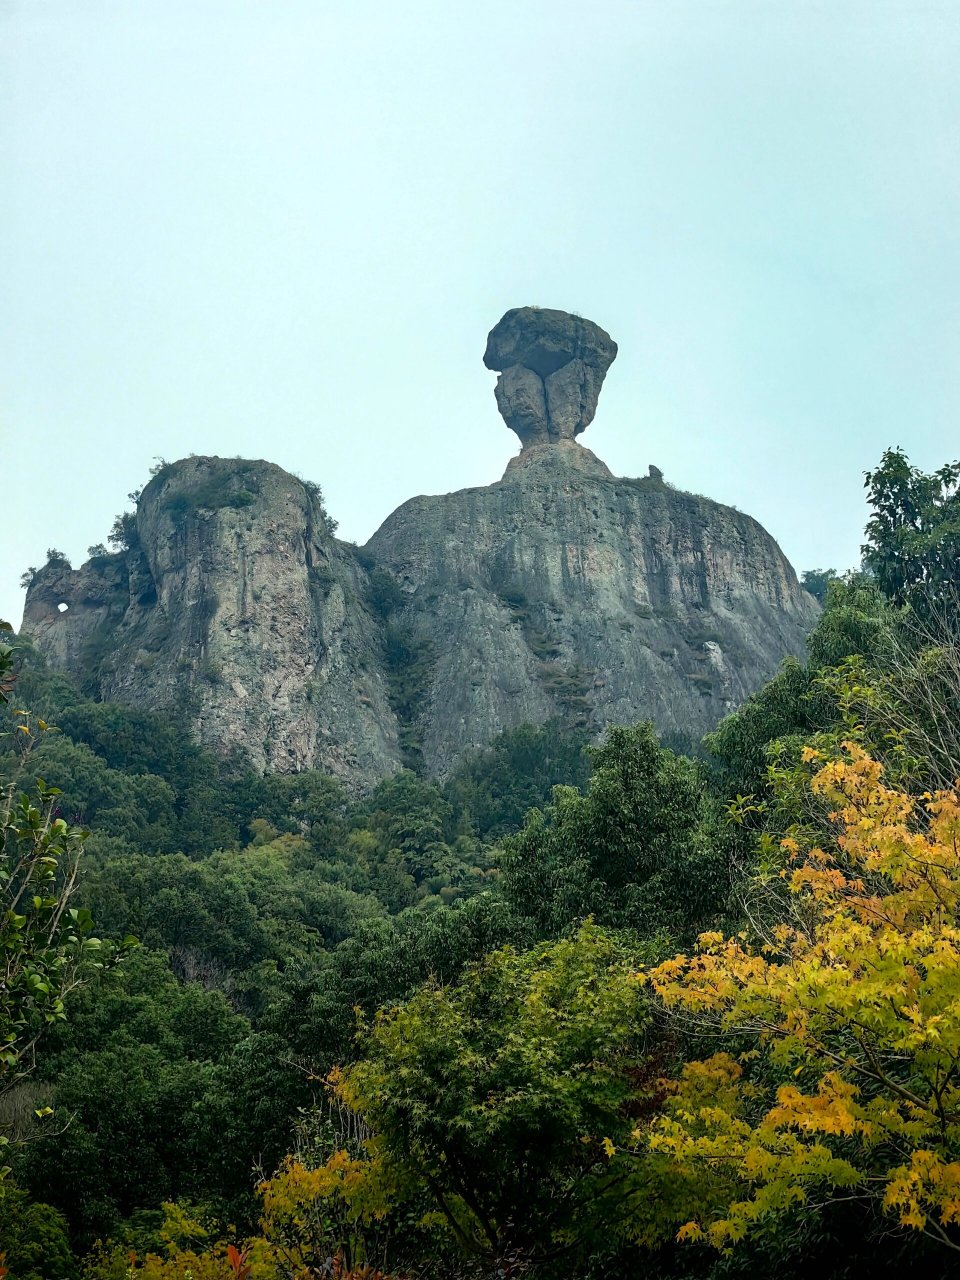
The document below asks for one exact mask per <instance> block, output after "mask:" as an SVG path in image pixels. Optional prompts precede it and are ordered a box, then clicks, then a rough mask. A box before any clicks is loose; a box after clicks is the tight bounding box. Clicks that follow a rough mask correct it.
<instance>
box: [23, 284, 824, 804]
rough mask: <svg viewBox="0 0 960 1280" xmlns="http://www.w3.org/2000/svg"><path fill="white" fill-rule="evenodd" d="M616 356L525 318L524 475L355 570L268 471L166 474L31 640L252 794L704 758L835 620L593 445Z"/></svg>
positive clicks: (514, 377) (739, 540)
mask: <svg viewBox="0 0 960 1280" xmlns="http://www.w3.org/2000/svg"><path fill="white" fill-rule="evenodd" d="M616 352H617V348H616V344H615V343H614V342H613V340H612V339H611V338H610V337H609V336H608V335H607V334H606V333H604V331H603V330H602V329H600V328H598V326H596V325H594V324H592V323H591V322H590V321H588V320H583V319H581V318H580V317H578V316H571V315H567V314H566V313H565V312H560V311H544V310H540V309H538V308H532V307H524V308H520V309H517V310H514V311H509V312H507V314H506V315H505V316H504V317H503V319H502V320H501V321H500V323H499V324H498V325H497V326H496V327H495V328H494V329H493V331H492V332H491V334H490V338H489V341H488V343H487V350H486V354H485V356H484V363H485V364H486V365H487V366H488V367H489V368H493V369H497V370H500V371H501V376H500V378H499V379H498V382H497V402H498V405H499V407H500V410H501V413H502V414H503V416H504V419H505V420H506V421H507V423H508V425H509V426H511V427H512V428H513V430H515V431H516V432H517V434H518V435H519V436H520V439H521V442H522V444H523V448H522V450H521V452H520V453H519V454H518V455H517V456H516V457H514V458H512V459H511V461H510V463H509V464H508V466H507V470H506V473H505V474H504V477H503V479H502V480H501V481H499V482H498V483H496V484H493V485H489V486H487V487H485V488H478V489H466V490H463V491H461V492H459V493H452V494H446V495H441V496H436V497H420V498H414V499H411V500H410V501H409V502H406V503H404V504H403V506H401V507H400V508H399V509H398V510H397V511H395V512H394V513H393V514H392V515H391V516H389V517H388V519H387V520H386V521H385V522H384V523H383V525H382V526H381V527H380V529H378V530H377V532H376V533H375V534H374V536H373V537H372V538H371V540H370V541H369V543H368V544H367V546H366V547H364V548H362V549H358V548H356V547H353V546H352V545H350V544H346V543H342V542H339V541H338V540H337V539H336V538H334V537H333V536H332V535H331V533H330V531H329V522H328V520H327V518H326V515H325V513H324V511H323V508H322V506H321V504H320V501H319V498H318V495H317V494H316V492H315V491H314V490H313V489H312V488H311V487H310V486H308V485H305V484H304V483H303V482H302V481H300V480H297V479H295V478H294V477H293V476H290V475H288V474H287V473H286V472H284V471H282V470H281V469H280V468H279V467H276V466H273V465H271V464H270V463H267V462H245V461H241V460H229V459H222V458H190V459H186V460H184V461H182V462H178V463H174V464H172V465H171V466H167V467H165V468H163V470H162V471H161V472H160V474H159V475H157V476H156V477H155V478H154V479H153V480H151V482H150V483H149V484H148V485H147V487H146V488H145V489H144V491H143V494H142V496H141V498H140V502H139V507H138V511H137V519H136V531H137V533H136V539H135V543H136V545H134V546H131V547H130V549H128V550H127V551H125V552H121V553H118V554H115V555H109V556H99V557H96V558H94V559H93V560H90V561H89V562H88V563H87V564H85V565H84V566H83V567H82V568H81V569H79V570H76V571H73V570H70V569H69V568H67V567H66V566H65V565H63V564H60V563H51V564H49V565H47V566H46V567H45V568H44V569H42V570H40V572H39V573H38V574H37V575H36V577H35V578H34V581H33V583H32V584H31V586H30V589H29V591H28V594H27V604H26V611H25V614H24V624H23V630H24V632H25V633H26V634H27V635H29V636H32V637H33V639H34V640H35V641H36V643H37V645H38V646H39V647H40V648H41V649H42V650H43V652H44V653H45V654H46V655H47V657H48V659H49V660H50V661H51V662H52V663H53V664H54V665H55V666H58V667H61V668H63V669H66V670H69V671H72V672H74V673H75V674H76V675H77V676H78V677H79V678H80V679H81V680H82V681H83V682H84V684H85V686H86V687H87V688H88V689H89V690H90V691H91V692H94V693H96V694H97V695H98V696H103V697H107V698H115V699H120V700H126V701H130V702H136V703H138V704H140V705H146V706H153V707H181V708H182V709H183V710H184V711H185V712H186V713H187V714H188V716H189V717H190V718H191V720H192V723H193V724H194V726H195V729H196V732H197V734H198V736H199V738H200V739H201V741H203V742H204V743H206V744H207V745H209V746H212V747H214V748H216V749H219V750H222V751H231V750H233V751H238V752H240V753H242V754H243V755H244V756H245V757H246V758H247V760H248V761H249V762H250V763H251V764H253V765H254V766H255V767H257V768H259V769H267V770H281V771H294V770H300V769H306V768H316V769H322V770H325V771H327V772H331V773H333V774H335V775H336V776H338V777H340V778H342V779H343V780H345V781H346V782H348V783H353V784H357V785H364V784H369V783H370V782H372V781H374V780H376V779H377V778H380V777H383V776H384V775H386V774H387V773H389V772H391V771H393V770H395V769H397V768H399V767H401V766H402V765H404V764H414V765H416V766H417V767H420V766H422V767H423V768H424V769H425V770H426V771H427V772H429V773H431V774H434V775H443V774H445V773H446V772H448V771H449V769H450V768H451V767H452V766H453V765H454V764H455V762H456V760H457V759H458V758H459V756H460V755H462V754H463V752H464V751H466V750H468V749H470V748H472V747H476V746H481V745H483V744H484V743H486V742H489V741H490V740H491V738H493V737H494V736H495V734H497V733H498V732H499V731H500V730H502V729H506V728H510V727H514V726H516V725H519V724H522V723H525V722H533V723H537V722H541V721H543V720H546V719H547V718H549V717H553V716H559V717H561V718H562V719H564V720H565V721H566V722H568V723H571V724H573V723H576V724H582V725H588V726H590V727H591V728H592V729H593V730H594V731H595V732H596V733H598V734H599V733H600V732H602V730H603V728H604V726H605V725H608V724H612V723H623V722H630V721H633V720H636V719H639V718H649V719H652V720H653V721H654V723H655V724H656V725H657V727H658V728H659V729H660V731H661V733H663V734H665V735H666V736H667V737H668V739H672V740H674V741H680V742H689V741H691V740H695V739H697V738H699V736H700V735H701V734H702V733H703V732H705V731H706V730H708V729H709V728H711V727H712V726H713V725H714V724H715V723H716V722H717V720H718V719H719V718H720V717H721V716H722V715H723V714H725V713H726V712H727V711H729V710H731V709H732V708H734V707H735V706H736V705H737V704H738V703H739V702H741V701H742V700H743V698H745V697H746V696H747V695H748V694H749V693H751V692H752V691H753V690H754V689H756V688H757V687H758V686H759V685H760V684H762V683H763V681H765V680H766V679H768V678H769V677H770V676H771V675H772V674H773V673H774V672H775V670H776V668H777V666H778V665H779V663H780V661H781V659H782V658H783V657H784V656H785V655H786V654H789V653H800V652H802V649H803V642H804V636H805V634H806V631H807V630H808V629H809V627H810V625H811V624H812V622H813V621H814V619H815V616H816V612H817V606H816V604H815V602H814V601H813V599H812V598H811V597H810V596H809V595H808V594H807V593H806V592H804V591H803V590H802V589H801V588H800V586H799V584H798V582H797V578H796V575H795V574H794V572H793V570H792V569H791V567H790V565H789V564H788V562H787V560H786V558H785V557H784V555H783V553H782V552H781V551H780V549H779V547H778V546H777V544H776V543H775V542H774V541H773V539H772V538H771V537H770V536H769V534H767V533H766V532H765V531H764V530H763V529H762V528H761V527H760V525H759V524H757V522H756V521H755V520H753V519H751V518H750V517H749V516H746V515H743V514H742V513H741V512H738V511H734V510H732V509H731V508H729V507H724V506H722V505H720V504H719V503H715V502H711V501H709V500H708V499H706V498H702V497H698V496H695V495H692V494H688V493H683V492H681V491H679V490H677V489H674V488H672V487H671V486H670V485H668V484H667V483H666V482H665V481H664V479H663V475H662V472H661V471H660V470H659V469H658V468H657V467H654V466H651V467H650V474H649V476H645V477H644V478H642V479H639V480H632V479H617V478H615V477H614V476H612V475H611V473H610V472H609V470H608V469H607V467H606V466H605V465H604V464H603V463H602V462H601V461H600V460H599V459H598V458H596V457H595V456H594V455H593V454H592V453H591V452H590V451H589V450H587V449H584V448H583V447H582V446H580V445H579V444H578V443H577V442H576V440H575V436H576V435H578V434H579V433H580V432H582V431H583V429H584V428H585V427H586V426H587V425H588V424H589V422H590V421H591V420H592V418H593V415H594V413H595V411H596V406H597V398H598V396H599V392H600V386H601V383H602V381H603V377H604V375H605V373H606V371H607V369H608V368H609V367H610V364H611V363H612V361H613V359H614V357H615V356H616ZM64 606H66V607H64Z"/></svg>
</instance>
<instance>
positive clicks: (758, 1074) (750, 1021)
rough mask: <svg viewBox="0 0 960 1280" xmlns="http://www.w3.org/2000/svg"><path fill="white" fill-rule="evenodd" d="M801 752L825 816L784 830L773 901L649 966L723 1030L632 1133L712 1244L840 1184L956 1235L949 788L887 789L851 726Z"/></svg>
mask: <svg viewBox="0 0 960 1280" xmlns="http://www.w3.org/2000/svg"><path fill="white" fill-rule="evenodd" d="M806 758H807V760H808V761H811V762H815V763H816V764H817V765H818V769H817V772H816V774H815V775H814V777H813V779H812V781H811V783H810V788H811V790H812V792H813V793H814V794H815V795H817V796H819V797H821V798H822V800H823V801H824V802H825V803H826V804H827V805H828V806H829V808H830V810H831V820H830V821H831V825H830V826H829V827H828V828H827V829H826V830H825V832H824V833H823V834H825V835H827V836H828V837H829V838H828V839H826V840H823V841H822V843H820V844H814V845H812V846H806V847H805V846H804V844H803V843H802V841H801V840H799V839H797V838H796V837H795V836H792V835H791V836H787V837H786V838H785V839H784V841H783V844H782V848H783V851H784V854H785V858H786V862H785V864H784V866H783V871H782V877H783V879H785V880H786V883H787V885H788V887H789V891H790V909H789V912H788V913H787V914H786V915H785V918H784V919H783V920H782V922H781V923H779V924H777V925H775V926H774V927H773V928H772V929H770V930H769V931H768V932H767V933H766V935H761V936H757V937H753V938H751V937H750V936H749V935H748V934H746V933H742V934H739V935H737V936H736V937H724V936H723V935H722V934H718V933H713V934H704V935H703V936H702V937H701V939H700V944H699V948H698V950H697V952H696V953H695V954H694V955H692V956H684V955H680V956H677V957H676V958H675V959H673V960H671V961H668V962H666V963H664V964H662V965H660V966H659V967H657V968H656V969H654V970H652V971H651V972H650V973H649V975H648V980H649V984H650V986H651V988H652V990H653V991H654V992H655V993H656V994H657V996H658V997H659V998H660V1000H662V1001H663V1003H664V1004H665V1005H666V1007H667V1008H668V1009H670V1010H674V1011H677V1013H679V1014H681V1015H682V1016H683V1017H684V1018H685V1019H686V1020H687V1022H688V1025H689V1024H690V1020H691V1019H692V1021H693V1025H695V1026H700V1027H701V1028H702V1029H703V1030H704V1031H709V1032H710V1033H711V1034H712V1035H713V1036H717V1035H719V1036H720V1037H721V1040H720V1044H719V1046H718V1048H719V1050H720V1051H719V1052H717V1053H715V1054H714V1055H713V1056H711V1057H710V1058H707V1059H705V1060H697V1061H693V1062H690V1063H688V1064H687V1065H686V1066H685V1068H684V1069H683V1071H682V1074H681V1075H680V1076H679V1078H678V1079H675V1080H673V1081H672V1082H671V1083H670V1084H669V1085H668V1086H667V1087H668V1089H669V1092H670V1100H669V1102H668V1105H667V1114H666V1115H665V1116H664V1117H662V1118H659V1119H657V1120H655V1121H654V1122H653V1123H652V1124H651V1126H650V1127H649V1130H648V1132H647V1134H646V1141H647V1143H648V1144H649V1147H651V1148H652V1149H653V1150H654V1151H655V1152H658V1153H660V1154H663V1155H666V1156H668V1157H669V1158H670V1159H671V1160H673V1161H674V1162H675V1165H676V1167H677V1169H678V1170H679V1171H683V1170H686V1171H687V1172H688V1173H691V1174H692V1173H694V1172H696V1171H699V1172H700V1174H701V1176H702V1178H703V1181H704V1185H705V1186H707V1187H709V1188H710V1190H711V1192H712V1194H713V1196H714V1202H713V1204H712V1205H711V1206H709V1207H708V1208H706V1209H705V1210H703V1211H702V1212H701V1213H700V1214H699V1215H698V1216H696V1217H694V1218H693V1219H692V1220H691V1221H690V1222H688V1223H687V1224H686V1225H685V1226H684V1227H683V1228H682V1229H681V1232H680V1236H681V1238H686V1239H694V1240H696V1239H701V1238H706V1239H708V1240H709V1241H710V1242H712V1243H713V1244H715V1245H716V1246H718V1247H720V1248H726V1247H729V1245H731V1244H732V1243H734V1242H736V1241H738V1240H740V1239H741V1238H743V1237H744V1236H746V1235H749V1234H751V1233H757V1232H763V1231H764V1229H765V1228H766V1227H768V1226H769V1225H770V1224H771V1223H773V1224H775V1223H776V1222H777V1221H778V1220H782V1219H783V1218H784V1217H785V1216H787V1215H789V1214H790V1213H791V1212H792V1211H793V1210H794V1209H795V1208H796V1207H797V1206H799V1205H802V1206H806V1207H807V1208H808V1209H810V1208H813V1207H814V1206H816V1205H823V1204H832V1203H836V1202H837V1201H840V1200H847V1201H851V1200H852V1201H856V1202H858V1203H860V1204H862V1205H864V1206H867V1207H870V1206H873V1207H875V1208H876V1210H877V1211H878V1212H879V1213H880V1214H885V1215H886V1216H887V1217H888V1218H891V1219H893V1220H894V1221H895V1222H897V1223H898V1224H899V1226H900V1227H901V1228H903V1229H905V1230H908V1231H917V1232H922V1233H925V1234H926V1235H929V1236H930V1237H932V1238H933V1239H935V1240H936V1241H937V1242H938V1243H940V1244H941V1245H943V1246H945V1247H946V1248H948V1249H950V1250H952V1251H955V1252H960V1229H958V1224H960V929H958V927H957V923H956V922H957V915H958V908H960V795H958V793H957V792H956V791H941V792H939V793H937V794H934V795H928V796H926V797H924V798H922V799H921V800H914V799H912V798H911V797H909V796H908V795H906V794H904V793H903V792H900V791H897V790H893V789H891V788H888V787H887V786H886V785H885V784H884V782H883V781H882V768H881V766H880V765H879V764H878V763H877V762H876V761H874V760H872V759H871V758H870V757H869V756H868V755H867V754H866V752H864V751H863V750H862V748H860V747H859V746H857V745H856V744H854V743H849V744H847V746H846V748H845V750H844V752H843V754H842V756H841V757H840V758H838V759H832V760H826V761H825V760H823V759H822V758H821V757H820V755H819V754H818V753H817V752H816V751H814V750H813V749H812V748H809V749H808V750H807V752H806ZM637 1136H638V1138H640V1137H641V1136H643V1135H641V1134H640V1132H639V1130H638V1133H637ZM723 1188H725V1191H724V1193H723V1194H721V1190H722V1189H723Z"/></svg>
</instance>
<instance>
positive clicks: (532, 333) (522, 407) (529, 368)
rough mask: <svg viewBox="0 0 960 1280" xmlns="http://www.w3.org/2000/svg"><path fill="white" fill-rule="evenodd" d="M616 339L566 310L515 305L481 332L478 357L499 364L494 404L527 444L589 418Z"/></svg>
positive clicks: (571, 434) (574, 432) (570, 435)
mask: <svg viewBox="0 0 960 1280" xmlns="http://www.w3.org/2000/svg"><path fill="white" fill-rule="evenodd" d="M616 355H617V344H616V343H615V342H614V340H613V339H612V338H611V337H610V335H609V334H608V333H606V332H605V331H604V330H603V329H601V328H600V326H599V325H596V324H594V323H593V321H592V320H584V319H583V318H582V317H581V316H574V315H571V314H570V313H569V312H567V311H551V310H547V309H544V308H542V307H515V308H514V309H513V310H512V311H508V312H507V313H506V315H505V316H504V317H503V319H502V320H501V321H500V323H499V324H497V325H496V326H495V327H494V328H493V329H491V331H490V334H489V336H488V338H487V349H486V351H485V352H484V356H483V363H484V364H485V365H486V366H487V368H488V369H495V370H500V371H501V372H500V377H499V378H498V379H497V386H496V397H497V407H498V408H499V410H500V413H501V414H502V416H503V419H504V421H505V422H506V424H507V426H508V427H509V428H510V429H511V431H515V432H516V433H517V435H518V436H519V437H520V442H521V444H522V445H523V446H524V448H527V447H528V446H530V445H536V444H543V443H546V442H554V441H558V440H573V439H574V438H575V437H576V436H578V435H579V434H580V432H581V431H584V430H585V429H586V428H587V427H588V426H589V425H590V423H591V422H592V421H593V418H594V414H595V413H596V411H597V401H598V400H599V398H600V388H601V386H602V385H603V380H604V378H605V377H606V374H607V370H608V369H609V368H610V365H611V364H612V363H613V361H614V360H615V359H616Z"/></svg>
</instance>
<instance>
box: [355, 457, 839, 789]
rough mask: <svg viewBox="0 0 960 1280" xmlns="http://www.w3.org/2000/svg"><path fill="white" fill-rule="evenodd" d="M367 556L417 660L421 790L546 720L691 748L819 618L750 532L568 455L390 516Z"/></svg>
mask: <svg viewBox="0 0 960 1280" xmlns="http://www.w3.org/2000/svg"><path fill="white" fill-rule="evenodd" d="M367 550H368V551H369V552H371V553H372V554H373V555H374V556H375V557H376V558H377V560H378V561H379V562H380V563H381V564H383V565H384V566H387V567H389V569H390V570H391V572H392V573H394V574H395V575H396V577H397V580H398V582H399V583H400V585H401V588H402V590H403V591H404V592H405V594H406V599H407V603H406V604H405V605H404V606H403V608H402V610H401V611H399V614H400V618H402V624H403V626H404V627H405V628H406V629H407V632H408V634H409V635H410V637H411V643H412V644H413V645H414V646H419V647H420V648H421V650H422V651H423V652H424V653H426V654H430V655H432V660H431V662H430V664H429V668H428V675H427V677H426V678H425V681H424V686H423V694H422V711H421V715H420V722H419V723H420V733H421V744H422V751H423V759H424V764H425V766H426V768H427V770H428V771H429V772H430V773H435V774H443V773H445V772H446V771H447V770H449V768H450V767H451V765H452V764H453V763H454V762H455V761H456V759H457V757H458V756H459V755H460V754H461V753H462V752H463V751H464V749H465V748H467V747H470V746H474V745H477V746H479V745H481V744H483V743H485V742H488V741H490V739H491V738H492V737H493V736H494V735H495V734H496V733H498V732H499V731H500V730H502V729H506V728H511V727H514V726H517V725H519V724H523V723H527V722H533V723H537V722H540V721H543V720H545V719H547V718H549V717H551V716H560V717H562V718H565V719H567V720H570V721H574V722H579V723H583V724H587V725H589V726H591V727H592V728H593V729H594V730H596V731H597V732H599V731H600V730H602V728H603V727H604V726H605V725H608V724H616V723H629V722H632V721H634V720H637V719H640V718H645V719H651V720H653V721H654V723H655V724H656V725H657V727H658V729H659V730H660V732H661V734H663V735H665V736H666V737H667V738H668V739H672V740H674V741H680V742H681V743H686V742H689V741H690V740H695V739H698V738H699V737H700V736H701V735H702V734H703V733H705V732H706V731H708V730H709V729H710V728H711V727H712V726H713V725H715V724H716V722H717V721H718V720H719V719H720V718H721V716H723V715H724V714H726V713H727V712H728V711H730V710H732V709H733V708H734V707H735V706H737V705H738V704H739V703H740V702H741V701H742V700H743V699H744V698H745V697H746V696H747V695H748V694H750V693H751V692H753V690H755V689H756V688H758V687H759V685H760V684H762V683H763V682H764V681H765V680H766V679H768V678H769V677H770V676H771V675H773V674H774V672H775V671H776V669H777V667H778V666H779V663H780V661H781V660H782V658H783V657H784V656H785V655H786V654H788V653H798V654H799V653H801V652H802V651H803V644H804V637H805V634H806V632H807V630H808V629H809V627H810V626H811V625H812V623H813V621H814V620H815V617H816V613H817V606H816V604H815V603H814V601H813V600H812V598H811V597H810V596H809V595H808V594H807V593H806V592H805V591H803V590H802V589H801V587H800V586H799V585H798V583H797V578H796V575H795V574H794V572H793V570H792V569H791V567H790V565H789V563H788V562H787V560H786V558H785V556H784V555H783V553H782V552H781V551H780V549H779V547H778V546H777V544H776V543H775V542H774V541H773V539H772V538H771V537H770V536H769V534H767V533H766V532H765V531H764V530H763V529H762V528H761V526H760V525H759V524H758V523H757V522H756V521H755V520H753V519H751V518H750V516H746V515H743V514H742V513H740V512H738V511H734V510H732V509H731V508H729V507H724V506H721V505H720V504H719V503H716V502H711V501H709V500H708V499H706V498H701V497H697V496H694V495H693V494H688V493H681V492H678V491H677V490H675V489H671V488H669V487H668V486H667V485H666V484H665V483H664V482H663V481H662V480H660V479H657V478H656V477H654V476H650V477H647V478H644V479H642V480H621V479H616V478H615V477H613V476H611V475H610V473H609V471H608V470H607V468H606V467H605V466H604V465H603V463H601V462H600V461H599V460H598V459H596V458H595V457H594V455H593V454H592V453H590V452H589V451H588V450H586V449H583V448H581V446H580V445H578V444H576V443H574V442H573V441H563V442H561V443H560V444H557V445H543V446H539V447H531V448H527V449H524V450H523V452H522V453H521V454H520V455H519V456H518V457H517V458H514V459H513V460H512V462H511V463H510V465H509V466H508V468H507V471H506V474H505V476H504V478H503V480H502V481H500V482H499V483H498V484H493V485H490V486H488V487H486V488H482V489H467V490H464V491H462V492H460V493H453V494H447V495H444V496H440V497H422V498H414V499H413V500H412V501H410V502H407V503H404V505H403V506H402V507H400V508H399V510H397V511H396V512H394V514H393V515H392V516H390V517H389V518H388V519H387V520H386V522H385V523H384V524H383V525H382V526H381V528H380V529H379V530H378V531H377V533H376V534H375V535H374V537H373V538H372V539H371V541H370V543H369V544H368V547H367Z"/></svg>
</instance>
